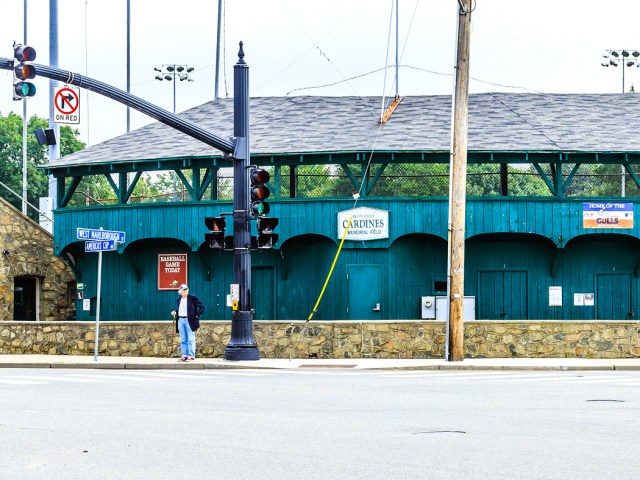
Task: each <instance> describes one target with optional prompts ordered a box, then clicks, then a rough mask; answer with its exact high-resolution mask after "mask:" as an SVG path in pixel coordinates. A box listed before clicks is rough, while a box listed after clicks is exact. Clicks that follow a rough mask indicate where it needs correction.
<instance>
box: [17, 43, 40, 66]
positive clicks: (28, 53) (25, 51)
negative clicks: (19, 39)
mask: <svg viewBox="0 0 640 480" xmlns="http://www.w3.org/2000/svg"><path fill="white" fill-rule="evenodd" d="M13 58H15V59H16V60H18V61H19V62H33V61H34V60H35V59H36V49H35V48H32V47H28V46H26V45H20V44H19V43H18V44H15V45H14V46H13Z"/></svg>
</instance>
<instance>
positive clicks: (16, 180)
mask: <svg viewBox="0 0 640 480" xmlns="http://www.w3.org/2000/svg"><path fill="white" fill-rule="evenodd" d="M38 128H48V121H47V120H46V119H44V118H40V117H38V116H36V115H34V116H32V117H31V118H30V119H29V120H28V122H27V201H28V202H29V203H31V204H32V205H34V206H35V207H37V206H38V203H39V198H40V197H46V196H47V195H48V193H49V187H48V183H49V182H48V179H47V176H46V175H45V173H44V172H43V171H42V170H41V169H38V168H37V167H38V166H40V165H44V164H45V163H46V162H47V155H48V149H47V146H46V145H39V144H38V140H37V139H36V137H35V134H34V133H33V132H34V130H36V129H38ZM78 134H79V132H78V131H77V130H73V129H72V128H71V127H69V126H62V127H60V137H61V138H60V152H61V155H68V154H70V153H73V152H75V151H77V150H81V149H83V148H84V147H85V145H84V143H82V142H81V141H80V140H78V138H77V136H78ZM0 162H1V164H2V168H0V182H2V183H3V184H4V186H3V185H0V196H2V197H3V198H5V199H6V200H7V201H8V202H10V203H11V204H12V205H14V206H15V207H16V208H18V209H21V208H22V201H21V200H20V198H18V197H17V196H16V195H15V194H14V193H11V191H9V189H11V190H13V191H14V192H15V193H16V194H17V195H20V196H21V195H22V116H21V115H17V114H15V113H13V112H12V113H9V115H7V116H6V117H5V116H2V115H0ZM27 212H28V215H29V217H31V218H32V219H34V220H36V221H37V219H38V213H37V212H36V211H35V210H34V209H33V208H30V207H28V208H27Z"/></svg>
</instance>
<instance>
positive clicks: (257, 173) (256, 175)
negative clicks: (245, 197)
mask: <svg viewBox="0 0 640 480" xmlns="http://www.w3.org/2000/svg"><path fill="white" fill-rule="evenodd" d="M270 178H271V177H270V175H269V172H267V171H266V170H262V169H261V168H255V169H253V170H252V171H251V214H252V215H255V216H258V217H259V216H262V215H267V214H268V213H269V211H270V210H271V209H270V208H269V204H268V203H266V202H265V200H266V199H267V198H269V196H270V195H271V192H270V191H269V187H267V185H266V183H267V182H268V181H269V179H270Z"/></svg>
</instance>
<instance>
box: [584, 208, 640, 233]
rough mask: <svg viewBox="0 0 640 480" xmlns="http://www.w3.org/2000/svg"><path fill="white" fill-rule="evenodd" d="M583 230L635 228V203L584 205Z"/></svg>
mask: <svg viewBox="0 0 640 480" xmlns="http://www.w3.org/2000/svg"><path fill="white" fill-rule="evenodd" d="M582 226H583V228H633V203H615V202H586V203H583V204H582Z"/></svg>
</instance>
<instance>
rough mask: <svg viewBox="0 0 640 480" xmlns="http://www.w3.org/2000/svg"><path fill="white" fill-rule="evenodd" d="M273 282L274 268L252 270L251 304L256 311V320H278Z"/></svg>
mask: <svg viewBox="0 0 640 480" xmlns="http://www.w3.org/2000/svg"><path fill="white" fill-rule="evenodd" d="M273 282H274V269H273V267H252V268H251V304H252V305H253V308H254V309H255V311H256V313H255V314H254V315H253V319H254V320H276V319H275V318H274V312H275V308H274V306H275V305H274V295H273V292H274V290H273V285H274V283H273Z"/></svg>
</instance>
